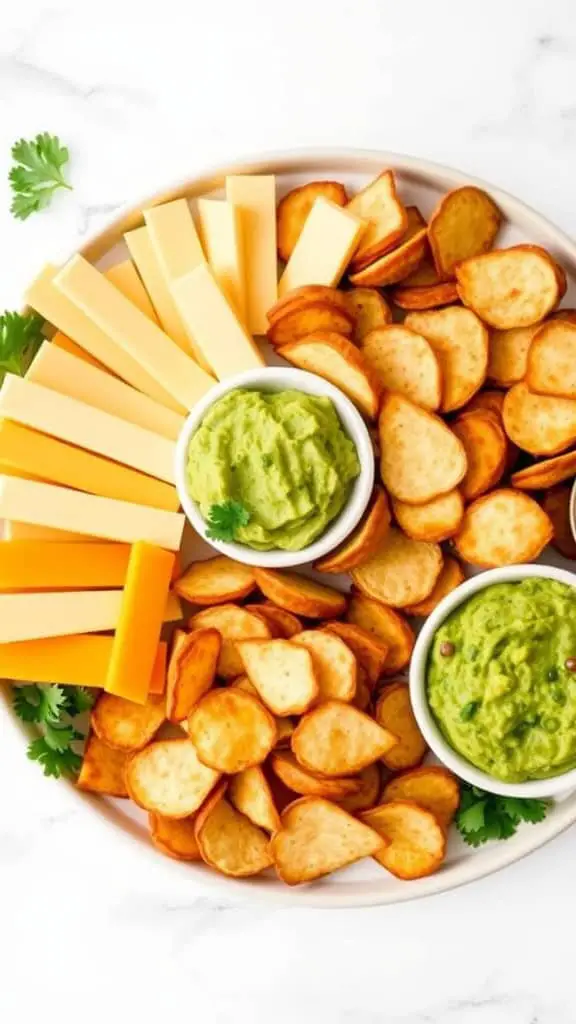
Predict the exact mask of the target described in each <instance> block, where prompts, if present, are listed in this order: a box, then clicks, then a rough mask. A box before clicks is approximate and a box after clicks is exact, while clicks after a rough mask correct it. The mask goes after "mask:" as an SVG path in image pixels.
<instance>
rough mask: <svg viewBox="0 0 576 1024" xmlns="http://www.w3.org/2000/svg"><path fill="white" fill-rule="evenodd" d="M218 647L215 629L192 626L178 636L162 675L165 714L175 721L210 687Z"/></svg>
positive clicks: (188, 711)
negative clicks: (189, 629) (164, 685)
mask: <svg viewBox="0 0 576 1024" xmlns="http://www.w3.org/2000/svg"><path fill="white" fill-rule="evenodd" d="M221 648H222V637H221V635H220V633H219V632H218V630H217V629H195V630H194V631H193V632H192V633H184V634H183V635H181V636H179V637H178V640H177V642H176V643H175V644H174V646H173V648H172V654H171V656H170V661H169V663H168V672H167V675H166V717H167V718H168V720H169V721H170V722H174V723H175V724H177V723H178V722H182V721H184V719H185V718H188V715H189V714H190V712H191V710H192V708H193V707H194V705H195V704H196V702H197V701H199V700H200V698H201V697H203V696H204V694H205V693H208V690H209V689H210V688H211V686H212V684H213V683H214V679H215V676H216V666H217V665H218V659H219V657H220V651H221Z"/></svg>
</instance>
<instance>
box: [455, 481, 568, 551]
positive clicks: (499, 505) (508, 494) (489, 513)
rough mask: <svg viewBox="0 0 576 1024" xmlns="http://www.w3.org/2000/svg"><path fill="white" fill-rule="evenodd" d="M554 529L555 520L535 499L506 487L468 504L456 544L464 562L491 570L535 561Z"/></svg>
mask: <svg viewBox="0 0 576 1024" xmlns="http://www.w3.org/2000/svg"><path fill="white" fill-rule="evenodd" d="M552 532H553V530H552V523H551V522H550V520H549V518H548V516H547V515H546V513H545V512H543V511H542V509H541V508H540V506H539V505H538V504H537V502H535V501H534V499H533V498H529V497H528V495H527V494H523V493H522V491H513V490H511V489H506V488H503V489H501V490H499V491H492V493H491V494H485V495H484V496H483V497H482V498H478V499H477V500H476V501H474V502H473V503H472V505H469V507H468V508H467V509H466V513H465V515H464V522H463V523H462V528H461V530H460V532H459V533H458V534H457V535H456V537H455V538H454V544H455V546H456V550H457V551H458V554H459V555H460V556H461V557H462V558H463V559H465V561H467V562H471V563H472V565H480V566H482V567H483V568H484V569H492V568H497V567H498V566H501V565H515V564H516V563H518V562H532V561H533V560H534V559H535V558H537V557H538V555H539V554H540V552H541V551H542V550H543V549H544V548H545V547H546V545H547V544H548V543H549V541H550V540H551V539H552Z"/></svg>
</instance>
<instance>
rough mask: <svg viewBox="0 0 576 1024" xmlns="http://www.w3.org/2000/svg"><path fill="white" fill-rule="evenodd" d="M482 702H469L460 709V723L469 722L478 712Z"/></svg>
mask: <svg viewBox="0 0 576 1024" xmlns="http://www.w3.org/2000/svg"><path fill="white" fill-rule="evenodd" d="M481 703H482V701H481V700H469V701H468V703H467V704H465V705H464V707H463V708H461V709H460V721H461V722H469V721H470V720H471V719H472V718H474V715H475V714H476V712H477V711H478V708H479V707H480V705H481Z"/></svg>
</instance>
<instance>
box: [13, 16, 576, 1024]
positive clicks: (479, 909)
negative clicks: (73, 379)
mask: <svg viewBox="0 0 576 1024" xmlns="http://www.w3.org/2000/svg"><path fill="white" fill-rule="evenodd" d="M146 6H147V5H144V4H142V5H139V6H138V7H136V6H135V5H133V4H128V3H122V2H121V0H120V2H116V3H115V4H111V3H108V2H101V3H94V2H93V0H85V2H82V3H78V2H76V3H75V4H74V5H72V4H70V5H45V4H38V3H35V2H28V3H27V4H19V5H14V4H12V5H10V7H9V8H8V7H6V9H5V10H4V11H3V14H2V19H1V31H0V109H1V111H2V116H1V118H0V154H3V157H2V160H3V161H4V164H3V166H4V168H5V172H6V171H7V168H8V162H9V160H8V158H9V150H10V146H11V144H12V143H13V142H14V141H15V139H17V138H19V137H21V136H24V137H30V136H32V135H34V134H35V133H36V132H38V131H43V130H48V131H50V132H53V133H56V134H58V135H60V137H61V138H62V139H63V140H64V141H65V142H66V143H67V144H68V146H69V147H70V149H71V152H72V178H73V182H74V186H75V190H74V192H73V193H72V194H66V195H62V196H59V197H58V199H57V201H56V202H55V203H54V204H53V206H52V208H51V209H50V211H49V212H48V213H46V214H43V215H42V216H37V217H32V218H31V219H30V220H29V221H27V222H26V223H24V224H21V223H18V222H15V221H14V220H13V219H12V218H11V217H10V215H9V213H8V206H9V195H8V187H7V184H6V183H5V176H6V174H5V172H4V173H3V174H1V175H0V176H1V178H2V182H0V237H1V238H2V261H1V265H2V300H1V301H2V304H3V306H5V307H7V308H12V307H13V306H15V305H17V304H18V303H19V301H20V297H21V293H22V289H23V286H24V285H25V283H26V282H27V281H28V279H29V278H30V277H31V276H32V275H33V274H34V273H35V272H36V271H37V270H38V269H39V267H40V265H41V264H42V263H43V262H44V261H45V260H47V259H50V258H55V256H56V255H57V253H58V252H60V251H61V250H62V248H63V249H64V250H65V249H71V248H73V247H74V246H75V245H77V244H79V243H80V242H81V241H82V238H83V237H84V236H85V235H86V233H87V232H92V231H94V230H96V229H97V228H98V226H99V225H100V224H102V223H104V221H105V220H106V218H108V217H109V216H110V214H111V213H112V212H113V211H114V210H115V209H116V208H117V207H118V206H120V205H121V204H122V203H123V202H124V201H126V200H127V199H130V198H133V197H135V196H138V195H142V194H145V193H146V192H147V191H152V190H154V189H155V188H156V187H157V186H158V185H159V184H161V183H163V182H165V181H168V180H171V179H174V178H176V177H178V175H182V176H183V175H185V174H192V173H194V171H195V170H197V169H201V168H203V167H206V166H211V165H214V164H217V163H218V162H219V161H227V160H230V159H235V158H237V157H238V156H242V155H244V154H251V153H257V152H259V151H271V150H275V149H278V150H280V149H288V148H290V147H305V146H315V147H317V146H335V147H338V146H359V147H366V148H382V149H388V150H396V151H398V152H405V153H410V154H414V155H418V156H423V157H427V158H429V159H432V160H437V161H439V162H443V163H446V164H452V165H454V166H456V167H459V168H461V169H464V170H467V171H469V172H470V173H471V174H476V175H479V176H481V177H485V178H486V179H487V180H488V181H492V182H494V183H497V184H499V185H500V186H502V187H504V188H505V189H508V190H509V191H511V192H513V193H515V194H517V195H518V196H520V197H521V198H522V199H524V200H526V201H527V202H528V203H531V204H532V205H534V206H535V207H537V208H538V209H539V210H541V211H542V212H543V213H544V214H546V215H548V216H549V217H550V218H551V219H552V220H554V221H556V222H557V223H559V224H561V225H562V226H563V227H564V229H565V230H566V231H567V232H569V233H572V234H574V233H576V204H574V201H573V195H574V173H575V171H576V24H575V22H574V5H573V0H546V2H545V3H543V2H542V0H482V3H481V4H478V5H474V6H471V5H470V4H465V3H462V2H461V0H437V2H436V3H435V4H430V3H428V2H426V0H412V3H410V4H402V3H391V2H389V0H354V2H352V0H330V2H328V0H291V2H290V3H289V4H283V5H278V4H275V3H266V2H264V0H244V2H243V3H241V4H239V3H232V2H231V0H223V2H221V3H219V4H206V3H204V4H200V3H192V4H182V3H178V4H174V3H172V2H171V0H164V2H163V3H162V4H161V5H156V6H155V14H154V15H150V16H148V15H146V14H145V13H144V12H145V9H146ZM4 731H6V730H4ZM0 739H1V742H0V778H1V779H2V789H1V792H2V801H1V807H2V812H1V816H0V951H1V954H2V959H1V961H0V962H1V968H0V1019H1V1020H2V1021H6V1022H8V1021H10V1022H11V1024H19V1022H20V1021H24V1020H32V1019H35V1020H38V1021H40V1020H42V1021H43V1022H45V1024H52V1022H56V1021H61V1020H70V1019H72V1015H73V1016H74V1019H75V1020H82V1021H87V1022H92V1021H100V1020H102V1019H109V1020H111V1021H113V1022H116V1021H119V1020H122V1019H123V1017H124V1016H126V1019H129V1020H139V1021H140V1020H141V1021H148V1020H150V1021H152V1020H158V1019H159V1018H160V1014H162V1018H163V1019H164V1020H165V1019H168V1015H170V1014H172V1019H174V1020H176V1019H179V1018H180V1017H181V1015H183V1014H185V1015H186V1017H187V1018H188V1019H193V1020H198V1021H202V1022H203V1024H229V1022H232V1021H233V1022H234V1024H268V1022H269V1021H274V1022H275V1024H289V1022H290V1024H291V1022H292V1021H294V1020H298V1021H299V1022H300V1024H324V1022H326V1024H328V1022H330V1024H347V1022H350V1024H376V1022H386V1024H573V1022H574V1021H575V1020H576V998H575V996H574V994H573V984H572V982H573V953H572V942H571V941H570V937H569V936H570V932H569V926H568V922H570V920H571V917H572V912H573V911H576V885H575V883H574V870H573V864H574V860H573V858H575V857H576V831H575V830H574V829H572V830H571V831H569V832H567V833H565V834H564V835H563V836H561V837H560V838H558V839H557V840H555V841H554V842H552V843H551V844H550V845H549V846H547V847H546V848H544V849H542V850H540V851H539V852H537V853H535V854H533V855H532V856H531V857H529V858H528V859H526V860H524V861H522V862H521V863H518V864H516V865H515V866H513V867H512V868H509V869H508V870H506V871H504V872H502V873H501V874H499V875H495V876H492V877H491V878H488V879H486V880H484V881H483V882H479V883H477V884H475V885H473V886H470V887H468V888H466V889H462V890H458V891H456V892H452V893H449V894H447V895H445V896H440V897H436V898H433V899H428V900H424V901H420V902H416V903H412V904H406V905H402V906H398V907H389V908H380V909H378V908H376V909H373V910H350V911H330V912H326V911H324V912H322V911H318V910H309V911H306V910H289V909H281V908H276V907H269V906H266V905H262V904H261V905H256V906H248V905H242V906H232V905H229V904H228V903H226V902H225V901H224V900H222V899H220V898H218V899H215V898H214V897H213V896H212V895H209V894H206V893H205V892H203V891H202V890H201V889H200V888H199V887H198V886H197V884H196V883H194V882H192V881H191V882H190V884H189V886H188V888H187V889H186V890H180V891H179V892H168V891H165V890H164V888H163V887H162V886H161V885H160V884H159V881H158V878H157V877H156V876H155V875H153V874H152V875H150V874H149V871H148V868H144V867H143V866H142V865H141V864H139V862H138V861H137V859H136V858H135V857H134V856H133V851H132V850H131V849H130V848H129V847H126V846H124V845H123V844H119V845H117V844H116V843H115V842H113V837H112V835H111V833H110V832H109V831H108V830H107V829H105V828H104V826H103V825H102V824H101V823H100V822H99V821H98V820H96V819H94V818H92V817H91V816H90V814H89V813H87V812H86V810H85V808H84V807H82V806H79V805H78V803H77V801H75V799H74V798H73V796H72V794H71V793H70V791H69V789H68V788H67V787H66V786H63V785H60V784H58V783H56V782H53V781H47V780H45V779H44V778H43V777H42V776H41V774H40V771H39V769H38V767H37V765H35V764H32V763H30V762H28V761H27V760H26V758H25V756H24V750H23V747H22V743H21V742H20V741H19V740H18V739H16V738H15V737H14V736H12V735H8V736H4V735H3V733H2V725H1V721H0ZM177 1015H178V1016H177Z"/></svg>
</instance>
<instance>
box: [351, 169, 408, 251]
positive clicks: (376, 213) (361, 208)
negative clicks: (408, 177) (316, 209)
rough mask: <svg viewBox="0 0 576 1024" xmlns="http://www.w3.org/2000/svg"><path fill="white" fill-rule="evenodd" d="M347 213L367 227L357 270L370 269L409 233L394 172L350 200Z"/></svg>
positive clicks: (372, 182) (377, 180) (361, 243)
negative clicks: (370, 266) (365, 223)
mask: <svg viewBox="0 0 576 1024" xmlns="http://www.w3.org/2000/svg"><path fill="white" fill-rule="evenodd" d="M346 209H347V210H349V212H350V213H353V214H354V215H355V216H356V217H360V219H361V220H364V221H367V225H368V226H367V227H366V229H365V231H364V234H363V235H362V238H361V240H360V244H359V246H358V248H357V249H356V252H355V253H354V257H353V259H352V267H353V268H354V270H359V269H360V268H361V267H366V266H368V264H369V263H372V262H373V261H374V260H376V259H378V257H379V256H382V255H383V253H385V252H388V250H389V249H392V247H393V246H394V245H396V242H398V241H399V240H400V239H401V238H402V236H403V235H405V233H406V231H407V229H408V215H407V212H406V210H405V209H404V206H403V205H402V202H401V201H400V199H399V197H398V193H397V191H396V179H395V177H394V172H393V171H383V172H382V174H380V175H378V177H377V178H375V179H374V181H371V182H370V184H369V185H366V187H365V188H363V189H362V191H361V192H358V193H357V195H355V196H354V197H353V199H351V200H350V202H349V203H348V206H347V207H346Z"/></svg>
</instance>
